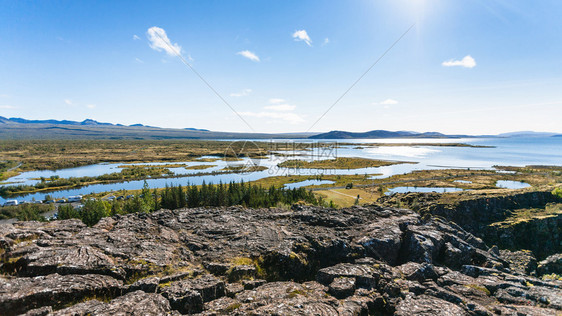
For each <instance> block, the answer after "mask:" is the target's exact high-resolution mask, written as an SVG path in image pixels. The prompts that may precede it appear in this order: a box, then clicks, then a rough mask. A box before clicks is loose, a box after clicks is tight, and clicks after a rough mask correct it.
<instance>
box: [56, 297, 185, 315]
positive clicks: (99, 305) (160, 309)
mask: <svg viewBox="0 0 562 316" xmlns="http://www.w3.org/2000/svg"><path fill="white" fill-rule="evenodd" d="M51 315H53V316H58V315H60V316H63V315H73V316H86V315H92V316H96V315H99V316H102V315H107V316H113V315H147V316H149V315H154V316H159V315H179V313H177V312H175V311H172V310H171V308H170V303H169V302H168V301H167V300H166V299H165V298H164V297H162V296H161V295H158V294H149V293H145V292H143V291H136V292H131V293H128V294H125V295H123V296H121V297H118V298H116V299H114V300H111V301H110V302H109V303H104V302H100V301H98V300H95V299H94V300H90V301H87V302H84V303H80V304H76V305H74V306H72V307H69V308H65V309H62V310H59V311H56V312H54V313H52V314H51Z"/></svg>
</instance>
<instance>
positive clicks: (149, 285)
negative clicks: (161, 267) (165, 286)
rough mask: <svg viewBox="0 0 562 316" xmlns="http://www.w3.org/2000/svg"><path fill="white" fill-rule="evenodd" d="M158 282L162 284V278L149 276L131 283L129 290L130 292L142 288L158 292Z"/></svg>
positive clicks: (145, 290)
mask: <svg viewBox="0 0 562 316" xmlns="http://www.w3.org/2000/svg"><path fill="white" fill-rule="evenodd" d="M158 284H160V278H158V277H148V278H143V279H140V280H138V281H136V282H135V283H133V284H131V285H130V286H129V288H128V289H127V290H128V291H130V292H134V291H139V290H140V291H144V292H146V293H156V290H157V289H158Z"/></svg>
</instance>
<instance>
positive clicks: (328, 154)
mask: <svg viewBox="0 0 562 316" xmlns="http://www.w3.org/2000/svg"><path fill="white" fill-rule="evenodd" d="M254 141H263V140H254ZM283 141H293V142H295V144H297V145H298V144H300V143H303V142H308V143H318V142H324V143H325V142H332V143H333V145H334V146H333V148H328V149H324V150H322V149H320V148H318V149H313V150H312V151H302V150H299V149H298V146H295V147H296V149H295V151H294V154H299V155H301V156H297V157H295V158H297V159H305V160H311V159H330V158H335V157H363V158H371V159H383V160H395V161H403V162H412V163H405V164H399V165H392V166H385V167H378V168H361V169H343V170H342V169H338V170H320V169H298V170H295V169H287V168H278V167H276V165H277V164H278V163H279V162H281V161H283V160H285V159H286V158H284V157H281V156H278V155H271V156H269V157H268V158H267V159H259V160H258V159H252V162H255V163H257V164H259V165H261V166H266V167H268V169H267V170H264V171H258V172H252V173H249V174H218V175H196V174H197V173H201V172H212V171H218V170H220V169H223V168H225V167H227V166H228V165H229V163H227V162H224V161H222V160H218V161H215V162H199V161H195V162H184V163H183V164H184V165H185V166H194V165H216V167H212V168H208V169H203V170H194V169H190V170H187V169H185V168H171V170H172V171H173V172H174V173H175V174H176V175H188V174H191V175H194V176H189V177H177V178H167V179H147V180H146V181H147V183H148V185H149V186H150V187H151V188H161V187H164V186H165V185H166V184H173V185H180V184H181V185H187V184H201V183H203V181H205V182H206V183H210V182H212V183H218V182H220V181H222V182H223V183H224V182H230V181H236V182H238V181H241V180H244V181H253V180H258V179H262V178H265V177H269V176H276V175H287V174H300V175H319V174H341V175H345V174H358V175H363V174H369V175H374V176H371V177H372V178H385V177H389V176H392V175H396V174H404V173H409V172H412V171H414V170H424V169H444V168H470V169H492V168H493V166H494V165H503V166H525V165H562V137H533V138H461V139H353V140H320V141H316V140H315V141H313V140H303V139H299V140H275V141H274V142H271V144H272V147H273V146H274V144H275V142H283ZM343 143H347V144H350V145H345V146H342V145H339V144H343ZM361 143H391V144H414V145H403V146H380V147H371V146H358V145H355V144H361ZM420 143H466V144H471V145H481V146H494V147H493V148H473V147H441V146H439V147H437V146H421V145H415V144H420ZM248 162H249V161H248V160H247V159H246V160H244V161H241V162H237V163H239V164H244V163H248ZM150 164H153V165H155V164H158V163H150ZM230 164H231V163H230ZM120 165H123V164H97V165H91V166H84V167H78V168H69V169H63V170H56V171H49V170H45V171H33V172H26V173H22V174H21V175H19V176H17V177H13V178H10V179H8V180H7V182H19V183H16V184H21V183H25V184H33V183H35V182H36V181H37V180H33V179H34V178H39V177H46V178H48V177H50V176H53V175H58V176H60V177H61V178H67V177H71V176H73V177H82V176H98V175H101V174H106V173H112V172H120V168H119V166H120ZM143 183H144V181H142V180H141V181H129V182H124V183H114V184H96V185H91V186H87V187H82V188H78V189H72V190H64V191H57V192H47V193H36V194H30V195H26V196H24V197H18V198H17V199H18V200H19V201H23V200H32V199H33V198H35V199H36V200H43V199H44V197H45V195H46V194H49V195H51V196H52V197H54V198H62V197H68V196H71V195H79V194H80V195H84V194H89V193H99V192H106V191H118V190H121V189H125V190H136V189H140V188H142V185H143ZM6 185H8V184H6ZM305 185H308V184H305ZM440 189H442V188H440ZM441 192H442V191H441ZM4 201H5V199H3V198H0V202H1V203H3V202H4Z"/></svg>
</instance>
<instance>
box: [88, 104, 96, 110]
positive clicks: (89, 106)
mask: <svg viewBox="0 0 562 316" xmlns="http://www.w3.org/2000/svg"><path fill="white" fill-rule="evenodd" d="M86 107H87V108H88V109H94V108H95V107H96V105H95V104H88V105H86Z"/></svg>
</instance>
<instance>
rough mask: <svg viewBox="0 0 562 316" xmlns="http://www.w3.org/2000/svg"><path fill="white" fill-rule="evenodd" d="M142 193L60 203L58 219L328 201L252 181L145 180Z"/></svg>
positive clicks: (90, 220)
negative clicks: (162, 183)
mask: <svg viewBox="0 0 562 316" xmlns="http://www.w3.org/2000/svg"><path fill="white" fill-rule="evenodd" d="M139 193H140V194H136V195H134V197H133V198H131V199H128V200H120V201H118V200H113V201H111V202H110V201H103V200H99V199H90V200H86V201H85V203H84V206H83V207H82V208H80V209H75V208H74V207H73V206H72V205H70V204H64V205H61V206H60V207H59V210H58V217H57V218H58V219H61V220H62V219H70V218H78V219H80V220H82V222H83V223H84V224H86V225H88V226H93V225H95V224H97V223H98V222H99V220H100V219H102V218H103V217H107V216H113V215H117V214H129V213H139V212H140V213H150V212H153V211H156V210H159V209H161V208H165V209H171V210H173V209H179V208H184V207H203V206H214V207H220V206H232V205H241V206H244V207H252V208H260V207H275V206H276V205H279V204H285V205H292V204H295V203H306V204H311V205H325V204H326V202H325V201H324V199H323V198H322V197H316V196H315V195H314V193H312V192H311V191H309V190H306V189H304V188H298V189H296V188H295V189H285V188H275V187H273V186H272V187H269V188H263V187H261V186H258V185H255V184H253V185H252V184H249V183H244V182H240V183H236V182H231V183H228V184H223V183H219V184H216V185H215V184H205V183H203V184H202V185H199V186H197V185H190V186H186V187H182V186H181V185H179V186H173V185H172V186H168V185H167V186H166V187H165V188H164V189H162V190H160V191H158V190H151V189H150V188H149V187H148V184H147V183H146V181H145V183H144V186H143V189H142V190H141V191H140V192H139Z"/></svg>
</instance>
